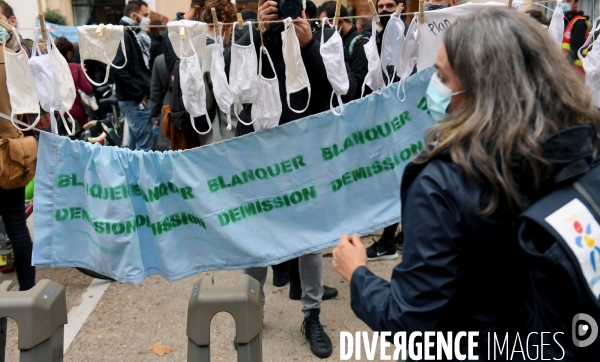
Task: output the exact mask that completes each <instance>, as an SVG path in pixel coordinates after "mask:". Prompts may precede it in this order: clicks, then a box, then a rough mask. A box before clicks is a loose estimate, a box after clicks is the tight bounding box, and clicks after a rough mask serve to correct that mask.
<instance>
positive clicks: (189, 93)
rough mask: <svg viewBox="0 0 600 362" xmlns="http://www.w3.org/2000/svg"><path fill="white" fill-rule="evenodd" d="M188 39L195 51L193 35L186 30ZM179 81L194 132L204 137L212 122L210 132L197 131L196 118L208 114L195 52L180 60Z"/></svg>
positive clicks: (202, 80)
mask: <svg viewBox="0 0 600 362" xmlns="http://www.w3.org/2000/svg"><path fill="white" fill-rule="evenodd" d="M186 35H187V36H186V39H187V41H188V42H189V43H190V46H192V49H194V47H193V44H192V40H191V38H192V37H191V34H190V33H189V32H188V31H187V29H186ZM179 45H180V47H182V48H183V39H182V38H181V37H180V38H179ZM179 79H180V84H181V98H182V100H183V105H184V106H185V110H186V111H187V112H188V113H189V114H190V122H192V127H193V128H194V131H196V132H197V133H198V134H201V135H204V134H207V133H209V132H210V131H211V129H212V122H211V120H208V131H206V132H200V131H198V129H196V122H194V118H196V117H200V116H203V115H205V114H206V92H205V89H204V78H203V77H202V67H201V66H200V59H199V58H198V55H197V54H196V52H195V50H194V54H192V55H191V56H189V57H184V58H181V59H180V60H179Z"/></svg>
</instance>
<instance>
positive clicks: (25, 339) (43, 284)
mask: <svg viewBox="0 0 600 362" xmlns="http://www.w3.org/2000/svg"><path fill="white" fill-rule="evenodd" d="M11 285H12V282H11V281H5V282H2V284H0V329H1V334H0V347H2V350H1V351H0V362H4V357H5V353H6V350H5V346H6V318H7V317H10V318H12V319H14V320H15V322H16V323H17V326H18V327H19V341H18V346H19V350H20V352H21V353H20V354H21V357H20V361H21V362H50V361H51V362H60V361H62V360H63V342H64V325H65V324H66V323H67V298H66V295H65V287H63V286H62V285H60V284H58V283H56V282H53V281H52V280H48V279H44V280H41V281H40V282H39V283H37V284H36V285H35V286H34V287H33V288H31V289H30V290H28V291H24V292H10V291H9V289H10V287H11Z"/></svg>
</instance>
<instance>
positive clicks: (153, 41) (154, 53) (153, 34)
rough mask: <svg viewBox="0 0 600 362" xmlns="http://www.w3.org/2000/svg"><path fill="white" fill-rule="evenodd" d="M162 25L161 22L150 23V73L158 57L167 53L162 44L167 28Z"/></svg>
mask: <svg viewBox="0 0 600 362" xmlns="http://www.w3.org/2000/svg"><path fill="white" fill-rule="evenodd" d="M162 25H163V23H162V21H160V20H153V21H152V22H151V23H150V29H149V31H150V71H152V69H153V68H154V60H155V59H156V57H158V56H159V55H161V54H163V53H164V52H165V48H164V47H163V44H162V42H163V36H164V34H165V30H166V29H167V27H166V26H162Z"/></svg>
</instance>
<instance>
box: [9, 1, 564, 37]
mask: <svg viewBox="0 0 600 362" xmlns="http://www.w3.org/2000/svg"><path fill="white" fill-rule="evenodd" d="M554 2H557V0H543V1H536V2H533V3H531V4H530V5H539V4H546V3H554ZM524 5H525V4H524ZM393 15H394V14H381V15H379V14H378V15H377V16H378V17H379V18H385V17H391V16H393ZM400 15H403V16H405V15H413V16H418V15H419V12H418V11H417V12H414V13H402V14H400ZM371 17H373V14H368V15H352V16H340V17H338V19H348V20H351V19H364V18H371ZM306 20H307V21H321V19H319V18H314V19H306ZM294 21H299V20H296V19H294ZM246 23H247V21H244V25H245V24H246ZM251 23H252V24H260V23H269V24H283V20H269V21H252V22H251ZM220 24H221V25H237V24H238V22H237V21H236V22H232V23H220ZM207 25H209V26H213V25H212V23H207ZM124 27H125V28H127V29H138V28H143V29H150V28H165V27H167V25H166V24H165V25H145V26H139V25H125V26H124ZM62 28H65V27H62ZM67 28H76V26H67ZM16 29H17V30H35V29H37V28H16Z"/></svg>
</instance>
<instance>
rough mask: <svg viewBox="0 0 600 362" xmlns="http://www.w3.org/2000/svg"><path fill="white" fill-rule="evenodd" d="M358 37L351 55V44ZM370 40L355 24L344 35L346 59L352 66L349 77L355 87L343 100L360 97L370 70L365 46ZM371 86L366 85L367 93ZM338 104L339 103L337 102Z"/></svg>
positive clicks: (347, 100) (348, 100)
mask: <svg viewBox="0 0 600 362" xmlns="http://www.w3.org/2000/svg"><path fill="white" fill-rule="evenodd" d="M355 38H356V41H355V42H354V46H353V49H352V55H350V44H351V43H352V41H353V40H354V39H355ZM368 41H369V38H368V37H365V36H364V35H363V34H361V33H360V32H359V31H358V29H356V27H355V26H352V29H350V31H349V32H347V33H346V34H344V36H342V42H343V43H344V60H345V61H346V63H348V65H349V66H350V72H349V73H348V79H349V80H350V83H351V84H352V85H353V87H352V88H354V89H355V91H354V93H350V91H348V93H346V95H345V96H342V101H344V102H350V101H352V100H355V99H358V98H360V93H361V90H362V85H363V83H364V81H365V76H366V75H367V73H368V72H369V61H368V60H367V56H366V55H365V49H364V46H365V44H367V42H368ZM368 88H369V87H365V94H369V93H370V89H368ZM336 104H337V103H336Z"/></svg>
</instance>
